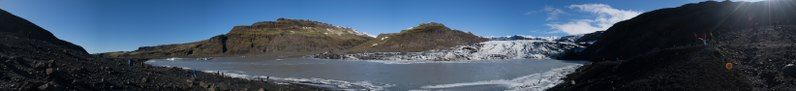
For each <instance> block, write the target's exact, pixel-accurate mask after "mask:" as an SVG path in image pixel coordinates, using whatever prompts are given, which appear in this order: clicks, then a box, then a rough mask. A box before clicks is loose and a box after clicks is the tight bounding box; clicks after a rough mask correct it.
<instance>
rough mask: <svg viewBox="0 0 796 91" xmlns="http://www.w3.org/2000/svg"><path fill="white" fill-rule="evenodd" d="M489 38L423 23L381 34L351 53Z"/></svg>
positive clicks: (421, 48)
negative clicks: (392, 32) (395, 31)
mask: <svg viewBox="0 0 796 91" xmlns="http://www.w3.org/2000/svg"><path fill="white" fill-rule="evenodd" d="M486 40H487V39H485V38H481V37H478V36H475V35H473V34H471V33H466V32H462V31H459V30H453V29H450V28H448V27H446V26H445V25H442V24H440V23H434V22H430V23H423V24H420V25H418V26H417V27H413V28H410V29H407V30H403V31H401V32H400V33H394V34H381V35H379V36H378V37H376V39H373V40H370V41H368V42H365V43H363V44H360V45H358V46H356V47H354V48H352V49H350V51H349V52H350V53H362V52H419V51H426V50H433V49H442V48H450V47H454V46H458V45H467V44H475V43H479V42H483V41H486Z"/></svg>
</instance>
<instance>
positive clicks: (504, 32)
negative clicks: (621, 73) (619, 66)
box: [0, 0, 704, 53]
mask: <svg viewBox="0 0 796 91" xmlns="http://www.w3.org/2000/svg"><path fill="white" fill-rule="evenodd" d="M700 1H704V0H0V8H2V9H4V10H6V11H9V12H11V13H14V14H16V15H18V16H21V17H23V18H26V19H28V20H30V21H32V22H33V23H35V24H37V25H39V26H41V27H43V28H45V29H47V30H49V31H51V32H53V33H54V34H55V35H56V36H57V37H59V38H61V39H64V40H67V41H70V42H72V43H75V44H78V45H80V46H83V47H84V48H85V49H87V51H89V52H90V53H99V52H109V51H132V50H135V49H137V48H138V47H141V46H152V45H161V44H172V43H185V42H193V41H199V40H203V39H207V38H210V37H212V36H215V35H219V34H224V33H226V32H228V31H229V30H230V29H231V28H232V27H233V26H236V25H249V24H251V23H254V22H258V21H273V20H276V19H277V18H281V17H284V18H295V19H309V20H315V21H321V22H326V23H330V24H334V25H339V26H345V27H352V28H354V29H356V30H358V31H361V32H365V33H369V34H373V35H377V34H379V33H394V32H399V31H400V30H402V29H406V28H409V27H412V26H416V25H417V24H419V23H423V22H440V23H443V24H446V25H447V26H449V27H452V28H454V29H458V30H462V31H469V32H473V33H475V34H476V35H479V36H509V35H531V36H563V35H568V34H579V33H586V32H591V31H592V30H600V29H604V28H607V27H610V24H613V23H614V22H616V21H621V20H623V19H626V18H632V17H633V16H635V15H637V14H639V13H643V12H646V11H651V10H655V9H659V8H667V7H676V6H680V5H682V4H686V3H694V2H700Z"/></svg>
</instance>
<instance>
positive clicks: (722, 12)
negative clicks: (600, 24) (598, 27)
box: [550, 0, 796, 91]
mask: <svg viewBox="0 0 796 91" xmlns="http://www.w3.org/2000/svg"><path fill="white" fill-rule="evenodd" d="M794 5H796V2H793V1H790V0H770V1H762V2H754V3H750V2H726V1H725V2H716V1H706V2H701V3H695V4H686V5H683V6H680V7H676V8H666V9H660V10H655V11H651V12H647V13H644V14H641V15H639V16H637V17H635V18H633V19H630V20H626V21H623V22H619V23H617V24H615V25H614V26H612V27H611V28H609V29H608V30H607V31H605V35H604V36H603V37H602V39H600V40H598V41H597V42H596V43H595V44H594V45H592V46H589V47H587V48H586V50H585V51H584V52H583V53H582V54H581V58H582V59H589V60H591V61H593V63H592V64H590V65H585V66H583V67H581V68H579V69H578V71H577V72H575V73H573V74H570V75H568V77H567V78H566V79H564V80H565V83H562V84H559V85H558V86H556V87H554V88H552V89H550V90H554V91H558V90H566V91H568V90H596V91H603V90H628V91H639V90H642V91H643V90H722V91H750V90H786V91H792V90H796V78H794V77H796V68H794V64H795V63H796V54H794V53H796V36H794V35H796V17H793V16H794V15H796V11H794V10H793V9H796V6H794ZM702 40H705V41H702Z"/></svg>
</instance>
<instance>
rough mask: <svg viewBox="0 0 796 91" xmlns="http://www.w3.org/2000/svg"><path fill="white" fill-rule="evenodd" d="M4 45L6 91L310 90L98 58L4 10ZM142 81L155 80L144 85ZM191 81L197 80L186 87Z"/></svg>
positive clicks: (0, 66)
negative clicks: (208, 86) (201, 84)
mask: <svg viewBox="0 0 796 91" xmlns="http://www.w3.org/2000/svg"><path fill="white" fill-rule="evenodd" d="M0 41H2V42H0V90H2V91H11V90H19V91H28V90H77V91H86V90H204V89H203V88H200V87H194V86H191V84H195V83H196V82H206V83H213V84H216V86H217V87H220V88H224V89H223V90H243V89H258V88H265V89H269V90H275V89H281V90H307V88H306V87H299V86H293V85H277V84H275V83H272V82H263V81H253V80H245V79H236V78H228V77H225V76H219V75H215V74H207V73H201V72H199V73H197V72H195V71H188V70H182V69H178V68H160V67H152V66H148V65H145V64H144V63H143V62H144V61H145V60H144V59H103V58H96V57H94V56H90V55H89V54H88V53H87V52H86V51H85V50H84V49H83V48H82V47H80V46H77V45H74V44H71V43H69V42H66V41H63V40H60V39H58V38H56V37H55V36H53V34H51V33H50V32H48V31H46V30H44V29H42V28H40V27H38V26H36V25H34V24H33V23H30V22H28V21H27V20H24V19H22V18H19V17H17V16H14V15H11V14H9V13H8V12H5V11H3V10H0ZM128 60H129V61H132V62H131V63H128ZM194 74H195V75H194ZM141 78H147V79H152V80H146V81H142V80H140V79H141ZM186 79H194V80H195V81H193V82H185V80H186Z"/></svg>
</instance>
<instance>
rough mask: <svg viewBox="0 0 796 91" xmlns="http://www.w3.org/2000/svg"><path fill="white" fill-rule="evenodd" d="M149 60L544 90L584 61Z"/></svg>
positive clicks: (382, 85) (267, 73)
mask: <svg viewBox="0 0 796 91" xmlns="http://www.w3.org/2000/svg"><path fill="white" fill-rule="evenodd" d="M146 63H147V64H150V65H154V66H163V67H179V68H184V69H191V70H196V71H197V72H208V73H218V72H220V73H224V74H225V75H227V76H231V77H239V78H248V79H264V78H268V79H270V80H272V81H277V82H282V83H285V84H303V85H314V86H320V87H327V88H330V89H338V90H391V91H396V90H397V91H405V90H490V91H495V90H543V89H546V88H550V87H552V86H554V85H555V84H558V83H563V82H565V81H561V80H560V78H563V77H564V76H565V75H566V74H569V73H572V72H574V70H575V69H577V67H580V66H581V65H583V64H585V63H587V62H584V61H562V60H552V59H510V60H472V61H399V60H393V61H390V60H335V59H312V58H290V59H266V58H246V57H233V58H214V59H209V60H207V59H193V58H184V59H183V58H170V59H155V60H150V61H147V62H146Z"/></svg>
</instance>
